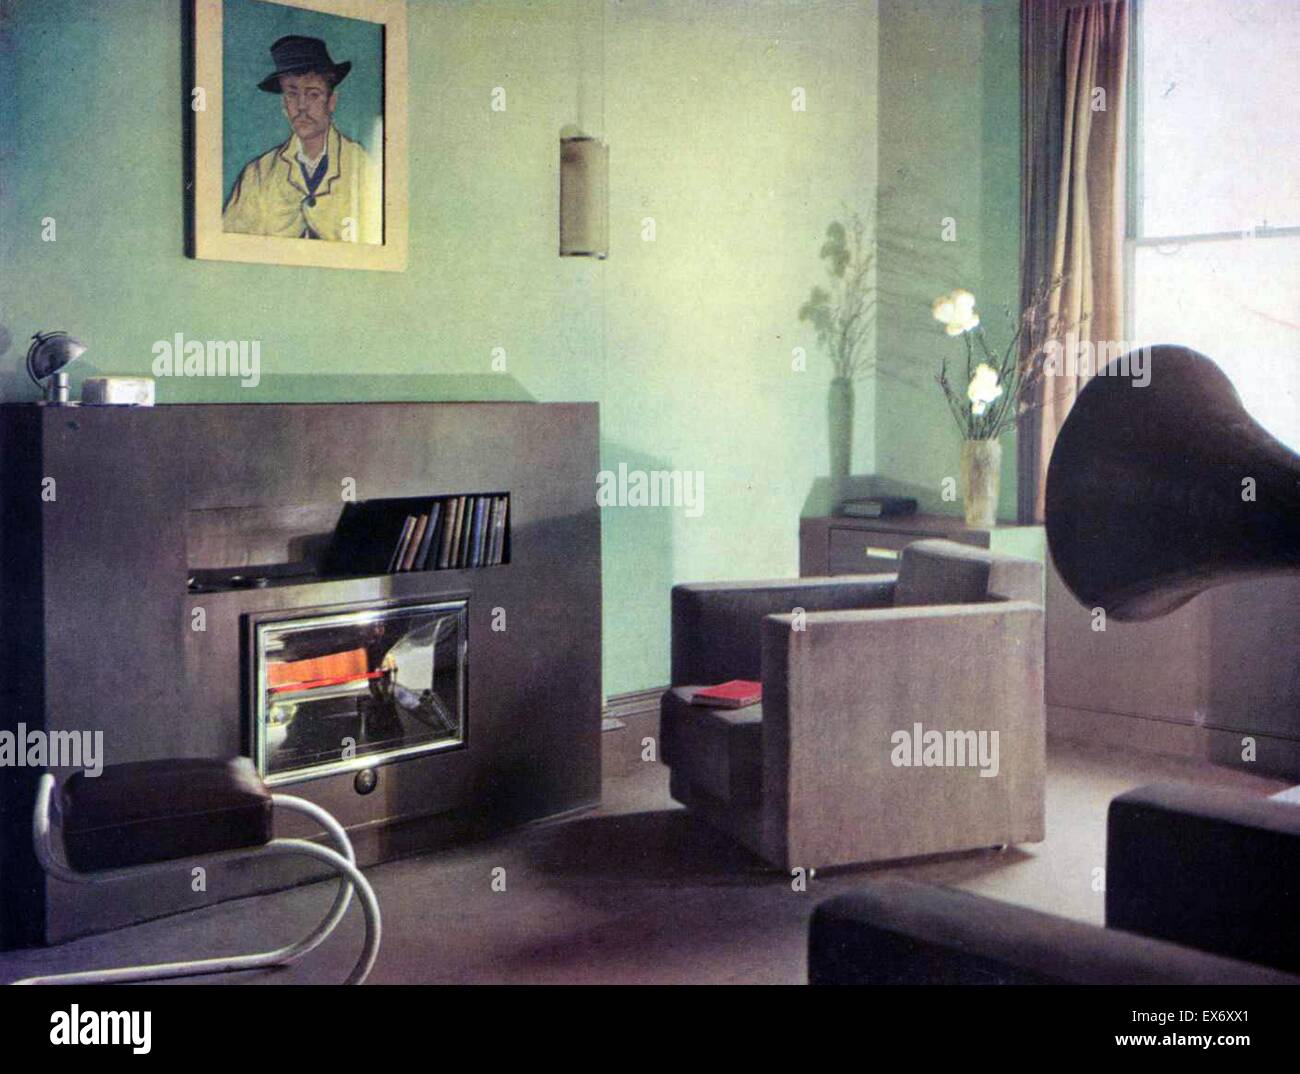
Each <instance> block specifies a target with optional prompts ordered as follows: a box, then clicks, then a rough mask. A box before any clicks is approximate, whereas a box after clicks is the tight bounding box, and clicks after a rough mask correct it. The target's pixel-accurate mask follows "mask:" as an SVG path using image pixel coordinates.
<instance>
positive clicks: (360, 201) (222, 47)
mask: <svg viewBox="0 0 1300 1074" xmlns="http://www.w3.org/2000/svg"><path fill="white" fill-rule="evenodd" d="M191 104H192V108H193V113H194V176H193V178H194V187H193V217H192V221H193V229H194V230H193V253H194V255H195V256H196V257H199V258H208V259H214V260H221V261H256V262H264V263H271V264H280V265H314V266H318V267H326V268H360V269H385V270H389V271H401V270H403V269H405V268H406V225H407V220H406V210H407V173H406V5H405V0H194V87H193V91H192V101H191Z"/></svg>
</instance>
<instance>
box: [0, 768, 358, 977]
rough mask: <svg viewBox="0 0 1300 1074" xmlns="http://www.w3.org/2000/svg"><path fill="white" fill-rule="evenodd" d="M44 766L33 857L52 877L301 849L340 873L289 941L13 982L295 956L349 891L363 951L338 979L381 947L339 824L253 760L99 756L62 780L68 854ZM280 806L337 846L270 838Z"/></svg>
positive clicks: (79, 877)
mask: <svg viewBox="0 0 1300 1074" xmlns="http://www.w3.org/2000/svg"><path fill="white" fill-rule="evenodd" d="M54 786H55V781H54V776H53V775H51V774H49V773H46V774H45V775H43V776H41V780H40V784H39V786H38V788H37V793H36V809H35V812H34V814H33V817H32V839H33V843H34V845H35V850H36V856H37V859H38V860H39V861H40V863H41V866H42V868H44V870H45V872H46V873H47V874H49V875H50V876H53V877H56V878H57V879H59V880H63V881H66V882H68V883H72V884H101V883H106V882H108V881H112V880H118V879H122V878H125V877H140V876H144V875H148V874H149V873H151V872H162V871H164V870H167V869H174V868H176V866H177V863H178V862H188V861H191V860H200V859H201V860H202V861H203V863H204V864H205V865H210V864H218V863H224V862H231V861H238V860H241V859H245V858H252V857H256V856H258V855H262V854H305V855H306V856H308V857H310V858H315V859H316V860H317V861H322V862H325V864H327V865H329V866H330V867H331V868H333V869H334V870H335V872H337V873H338V874H339V889H338V894H337V895H335V897H334V902H333V904H332V905H331V907H330V910H329V913H328V914H327V915H326V916H325V918H324V920H323V921H321V922H320V924H319V925H317V926H316V928H315V929H313V930H312V931H311V932H310V933H308V935H307V936H305V937H304V938H303V939H301V940H298V941H297V942H296V943H292V944H289V945H288V946H285V947H279V948H276V949H275V950H272V951H265V952H260V953H256V954H248V955H230V956H225V957H220V958H206V959H194V960H186V961H181V962H164V963H158V964H155V965H150V966H124V967H121V968H117V969H104V970H83V971H79V972H74V973H61V974H55V975H51V976H43V977H29V978H26V979H24V980H21V981H15V982H14V983H15V984H118V983H123V982H126V981H149V980H162V979H166V978H171V977H190V976H196V975H199V974H207V973H231V972H234V971H236V970H254V969H264V968H267V967H270V966H286V965H289V964H291V963H294V962H297V961H298V960H299V959H301V958H302V957H303V956H305V955H307V954H308V953H310V952H311V951H313V950H315V949H316V948H317V947H319V946H320V944H322V943H323V942H324V941H325V939H326V938H327V937H328V936H329V935H330V934H331V933H332V932H333V931H334V929H335V928H336V927H337V926H338V924H339V922H340V921H342V920H343V915H344V914H345V913H347V909H348V905H349V903H351V901H352V893H353V892H354V891H355V892H356V894H357V897H358V899H359V900H360V903H361V912H362V914H363V915H364V916H365V923H366V935H365V942H364V944H363V945H362V949H361V955H360V957H359V958H358V959H357V962H356V965H355V966H354V967H353V968H352V972H351V973H350V974H349V975H348V978H347V981H346V983H347V984H361V982H363V981H364V980H365V979H366V976H367V975H368V974H369V973H370V970H371V967H372V966H373V965H374V963H375V956H376V955H377V954H378V951H379V939H380V918H379V904H378V902H377V900H376V899H375V893H374V890H373V889H372V888H371V887H370V884H369V882H368V881H367V880H366V878H365V877H364V876H363V875H362V874H361V872H360V870H358V869H357V866H356V855H355V853H354V852H353V849H352V843H351V842H350V841H349V839H348V836H347V833H346V832H345V831H344V830H343V826H342V825H341V824H339V822H338V821H337V820H335V819H334V817H333V816H331V815H330V814H329V813H327V812H326V811H325V810H324V809H322V808H321V807H320V806H318V805H315V804H313V803H312V802H308V801H306V800H305V799H302V798H297V797H294V796H292V795H287V794H272V793H270V791H269V790H268V789H267V788H266V785H265V784H264V783H263V782H262V780H261V778H260V777H259V776H258V775H257V772H256V770H255V769H254V767H253V764H252V762H251V761H250V760H249V759H248V758H246V757H241V758H237V759H235V760H233V761H224V760H206V759H187V760H169V761H143V762H137V763H132V764H121V765H109V766H107V767H105V768H104V769H103V771H102V773H101V774H100V775H99V776H98V777H93V778H92V777H89V776H87V775H86V774H85V773H83V772H78V773H76V774H74V775H73V776H72V777H71V778H70V779H69V780H68V781H67V782H66V783H65V784H64V787H63V792H62V794H61V796H60V802H59V808H58V812H59V813H60V814H61V822H62V823H61V828H62V842H63V850H64V855H65V857H66V859H67V863H66V864H65V862H64V861H61V860H60V859H59V857H58V856H57V855H56V853H55V849H54V836H53V834H52V826H51V807H52V805H53V803H54V797H55V796H54ZM274 809H287V810H293V811H295V812H298V813H301V814H304V815H305V816H308V817H310V818H311V819H312V820H314V821H315V822H316V823H317V824H319V825H320V826H321V827H322V828H324V829H325V832H326V833H327V835H328V836H329V837H330V839H331V840H332V842H333V843H334V844H335V846H336V847H337V849H332V848H330V847H328V846H322V845H320V844H318V843H313V842H310V841H308V840H306V839H275V838H272V825H271V820H272V811H273V810H274Z"/></svg>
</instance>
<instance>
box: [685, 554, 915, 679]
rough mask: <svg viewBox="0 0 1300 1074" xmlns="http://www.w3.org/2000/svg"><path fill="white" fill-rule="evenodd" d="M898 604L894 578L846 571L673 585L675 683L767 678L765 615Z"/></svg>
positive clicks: (886, 575)
mask: <svg viewBox="0 0 1300 1074" xmlns="http://www.w3.org/2000/svg"><path fill="white" fill-rule="evenodd" d="M893 603H894V576H893V575H892V574H885V575H879V574H875V575H841V576H838V577H834V578H793V579H791V578H784V579H778V580H772V581H760V582H712V583H689V584H682V585H677V586H674V587H673V594H672V684H673V685H674V686H687V685H690V684H692V683H697V684H704V683H708V684H717V683H720V682H726V681H727V680H728V679H754V680H757V679H760V678H762V663H763V654H762V648H763V643H762V632H763V617H764V616H767V615H772V614H775V613H782V612H785V613H789V612H792V611H794V609H795V608H803V609H804V610H805V611H808V612H820V611H832V610H837V609H844V608H886V607H889V606H890V605H891V604H893Z"/></svg>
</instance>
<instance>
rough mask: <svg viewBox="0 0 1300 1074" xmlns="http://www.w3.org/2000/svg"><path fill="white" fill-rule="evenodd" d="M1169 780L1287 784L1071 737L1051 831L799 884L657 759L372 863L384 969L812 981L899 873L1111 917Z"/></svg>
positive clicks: (324, 956) (61, 957)
mask: <svg viewBox="0 0 1300 1074" xmlns="http://www.w3.org/2000/svg"><path fill="white" fill-rule="evenodd" d="M1166 779H1170V780H1179V781H1186V782H1192V783H1198V784H1204V785H1219V786H1225V787H1237V788H1241V789H1244V790H1248V791H1253V792H1255V793H1260V794H1268V793H1272V792H1273V791H1275V790H1278V789H1281V787H1282V786H1283V784H1282V783H1280V782H1278V781H1274V780H1266V779H1262V778H1258V777H1255V776H1251V775H1248V774H1244V773H1241V772H1236V771H1232V770H1228V769H1223V768H1216V767H1213V766H1210V765H1208V764H1199V763H1192V762H1184V761H1179V760H1174V759H1170V758H1164V757H1157V756H1152V755H1143V754H1135V753H1133V752H1131V751H1117V750H1100V749H1096V748H1091V747H1084V746H1080V745H1075V744H1066V743H1055V744H1053V745H1052V746H1051V747H1050V749H1049V772H1048V784H1047V809H1048V813H1047V828H1048V833H1049V834H1048V838H1047V840H1046V841H1045V842H1043V843H1041V844H1035V845H1032V846H1028V847H1024V848H1012V849H1009V850H1007V851H1004V852H1002V853H1000V854H999V853H996V852H994V851H980V852H976V853H972V854H964V855H955V856H950V857H946V858H943V859H932V860H929V861H923V862H910V863H905V864H901V865H891V866H886V867H877V868H874V869H858V870H848V871H845V870H836V871H833V872H830V873H827V874H824V875H821V876H819V877H818V878H817V879H816V880H815V881H813V882H812V884H811V885H810V887H809V890H808V891H807V892H806V893H797V892H795V891H792V890H791V884H790V881H789V879H788V878H787V877H784V876H782V875H780V874H778V873H773V872H771V871H768V870H766V869H765V868H764V867H763V866H762V865H761V864H760V863H759V862H758V861H757V860H756V859H754V858H752V857H751V856H750V855H749V854H748V853H746V852H745V851H743V850H740V849H738V848H736V847H735V846H733V845H732V844H731V843H729V842H728V841H727V840H726V839H724V838H722V837H721V836H717V835H715V834H713V833H712V832H711V831H709V830H708V829H707V828H704V827H703V826H702V825H700V824H698V823H696V822H695V821H694V820H693V819H692V818H691V816H690V815H689V814H687V813H686V812H685V811H684V810H682V809H680V808H679V807H677V806H676V805H675V803H673V802H672V801H671V799H670V798H669V797H668V780H667V770H666V769H664V768H663V767H662V766H661V765H658V764H647V765H645V766H644V768H643V769H642V770H640V771H637V772H635V773H633V774H631V775H627V776H622V777H619V778H615V779H610V780H608V781H607V782H606V784H605V793H604V804H603V806H602V807H601V809H600V810H599V811H597V812H595V813H590V814H587V815H585V816H582V817H579V818H576V819H572V820H569V821H566V822H561V823H555V824H551V825H542V826H537V827H533V828H529V829H525V830H522V831H517V832H513V833H510V834H507V835H504V836H501V837H499V838H497V839H493V840H490V841H487V842H482V843H477V844H474V845H472V846H467V847H463V848H460V849H457V850H454V851H448V852H443V853H439V854H436V855H428V856H424V857H419V858H410V859H406V860H403V861H398V862H391V863H388V864H385V865H380V866H376V867H374V868H372V869H369V870H367V874H368V876H369V877H370V880H371V883H372V884H373V885H374V888H375V891H376V893H377V894H378V897H379V902H380V906H381V907H382V910H383V920H384V938H383V946H382V948H381V950H380V953H379V960H378V962H377V964H376V966H375V969H374V972H373V974H372V975H371V981H373V982H378V983H406V984H416V983H443V984H468V983H487V982H493V983H524V982H532V983H625V982H642V983H655V984H658V983H799V982H802V981H803V980H804V979H805V956H804V950H805V944H806V938H807V928H808V919H809V916H810V915H811V913H812V909H813V907H814V905H816V903H817V902H818V901H820V900H821V899H824V898H827V897H829V896H831V895H835V894H838V893H840V892H844V891H849V890H852V889H853V888H854V887H855V886H856V885H858V884H859V883H861V881H862V880H863V879H864V878H866V877H869V876H879V875H884V874H891V875H903V876H909V877H913V878H917V879H924V880H928V881H933V882H936V883H943V884H950V885H954V886H957V887H961V888H965V889H967V890H969V891H975V892H979V893H981V894H985V895H990V896H994V897H996V898H1000V899H1005V900H1007V901H1010V902H1014V903H1020V904H1022V905H1025V906H1030V907H1034V908H1037V909H1041V910H1046V911H1050V912H1053V913H1059V914H1064V915H1066V916H1069V917H1073V918H1077V919H1079V920H1082V921H1090V922H1095V923H1100V922H1101V920H1102V898H1103V896H1102V895H1101V893H1100V891H1099V890H1098V887H1099V885H1097V884H1096V880H1097V879H1098V877H1097V876H1096V875H1095V872H1094V871H1095V870H1099V869H1101V868H1102V867H1103V866H1104V864H1105V861H1104V859H1105V816H1106V804H1107V802H1109V800H1110V799H1111V798H1112V797H1113V796H1114V795H1116V794H1118V793H1120V792H1121V791H1124V790H1126V789H1128V788H1130V787H1134V786H1138V785H1140V784H1142V783H1149V782H1154V781H1157V780H1166ZM498 868H501V869H504V870H505V888H506V890H505V891H504V892H494V891H493V890H492V880H493V870H495V869H498ZM498 875H499V874H498ZM332 893H333V885H332V884H328V885H327V884H313V885H309V886H305V887H301V888H297V889H295V890H292V891H287V892H280V893H276V894H271V895H264V896H258V897H255V898H251V899H242V900H238V901H234V902H228V903H224V904H221V905H218V906H214V907H209V908H206V909H202V910H196V911H194V912H192V913H187V914H181V915H177V916H175V917H170V918H165V919H163V920H160V921H153V922H149V923H146V924H144V925H138V926H135V927H133V928H129V929H121V930H118V931H117V932H114V933H111V934H108V935H104V936H96V937H88V938H85V939H81V940H77V941H74V942H72V943H68V944H63V945H61V946H59V947H56V948H48V949H40V950H29V951H18V952H9V953H5V954H0V980H5V981H8V980H13V979H15V978H18V977H23V976H27V975H30V974H33V973H50V972H58V971H59V970H63V969H80V968H89V967H101V966H111V965H118V964H122V963H124V962H125V963H132V962H144V961H166V960H170V959H173V958H177V957H186V956H188V957H197V956H200V955H202V956H208V955H216V954H221V953H235V952H239V951H247V950H253V949H264V948H266V947H270V946H272V945H275V944H279V943H283V942H287V941H289V940H291V939H293V938H296V937H297V936H298V935H300V934H301V933H302V932H304V931H306V927H309V925H310V923H311V922H312V921H313V920H314V915H318V914H323V912H324V910H325V908H326V907H327V906H328V904H329V901H330V898H331V896H332ZM360 937H361V924H360V917H359V914H357V913H356V911H353V912H352V913H351V914H350V915H349V918H348V920H347V921H346V922H345V923H344V924H343V926H341V927H340V929H339V931H338V932H337V933H336V934H335V935H334V937H332V938H331V940H330V941H329V942H328V943H327V944H326V945H325V946H324V947H323V948H321V949H318V950H317V951H315V952H313V953H312V954H311V955H310V956H308V958H306V959H305V960H304V961H303V962H302V963H300V964H299V965H297V966H295V967H292V968H290V969H283V970H275V971H265V972H256V973H243V974H237V975H227V976H224V977H208V978H200V979H194V980H197V981H201V982H202V983H236V982H238V983H256V984H262V983H265V984H278V983H307V982H334V981H339V980H341V979H342V977H343V976H344V975H345V974H346V972H347V970H348V968H349V967H350V965H351V961H352V960H353V959H354V958H355V955H356V952H357V950H358V949H359V944H360Z"/></svg>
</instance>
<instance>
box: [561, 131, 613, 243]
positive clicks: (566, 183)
mask: <svg viewBox="0 0 1300 1074" xmlns="http://www.w3.org/2000/svg"><path fill="white" fill-rule="evenodd" d="M572 130H573V128H567V127H566V128H565V129H564V130H563V131H561V132H560V256H561V257H595V258H598V259H600V260H604V259H605V258H607V257H608V256H609V146H607V145H606V144H605V143H604V142H602V141H601V140H600V139H599V138H593V137H592V136H591V135H589V134H582V133H570V132H571V131H572Z"/></svg>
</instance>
